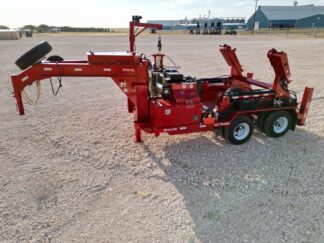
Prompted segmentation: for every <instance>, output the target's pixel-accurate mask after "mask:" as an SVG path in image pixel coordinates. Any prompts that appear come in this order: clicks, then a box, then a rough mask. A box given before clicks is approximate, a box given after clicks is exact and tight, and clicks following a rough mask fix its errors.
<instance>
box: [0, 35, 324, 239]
mask: <svg viewBox="0 0 324 243" xmlns="http://www.w3.org/2000/svg"><path fill="white" fill-rule="evenodd" d="M47 40H48V41H49V42H50V43H51V44H52V46H53V47H54V51H53V54H60V55H62V56H63V57H65V58H67V59H69V58H71V59H85V52H86V51H88V50H95V51H116V50H126V49H127V48H128V37H127V36H83V37H82V36H78V37H73V36H70V37H48V38H47ZM40 41H41V39H40V38H33V39H22V40H19V41H1V42H0V50H1V56H0V73H1V82H0V125H1V126H0V163H1V164H0V242H324V203H323V201H324V180H323V179H324V165H323V157H324V138H323V137H324V123H323V118H324V106H323V105H322V104H323V99H324V80H323V77H324V48H323V45H324V39H309V38H292V37H275V36H255V37H251V36H181V35H179V36H172V35H167V36H163V37H162V41H163V48H164V52H166V53H167V54H168V55H169V56H171V57H172V58H173V59H174V60H175V62H176V63H177V64H178V65H180V66H181V67H182V72H183V73H184V74H187V75H193V76H197V77H213V76H219V75H223V74H228V72H229V70H228V67H227V66H226V65H225V62H224V61H223V59H222V57H221V56H220V54H219V52H218V46H219V44H223V43H227V44H230V45H233V46H235V47H237V48H238V56H239V58H240V60H241V63H242V64H243V66H244V67H245V69H246V70H247V71H252V72H254V73H255V77H256V78H258V79H262V80H264V81H269V82H270V81H272V80H273V78H274V76H273V71H272V68H271V66H270V63H269V62H268V60H267V58H266V53H267V51H268V49H270V48H272V47H275V48H277V49H279V50H284V51H286V52H287V53H288V56H289V60H290V66H291V72H292V79H293V80H294V82H293V83H292V84H291V86H290V87H291V88H293V89H295V90H296V91H297V92H298V94H299V96H301V95H302V91H303V87H304V86H305V85H310V86H314V87H315V94H314V100H313V103H312V105H311V110H310V112H309V117H308V123H307V125H306V126H304V127H302V128H299V129H297V131H296V132H289V133H288V134H287V135H286V136H285V137H283V138H280V139H271V138H268V137H266V136H265V135H263V134H261V133H259V132H255V134H254V136H253V137H252V139H251V140H250V141H249V142H247V143H246V144H244V145H241V146H233V145H230V144H228V143H226V142H225V141H224V140H222V139H221V138H220V137H217V136H215V134H214V133H212V132H209V133H200V134H189V135H181V136H169V135H162V136H160V137H159V138H155V137H154V136H151V135H148V134H144V143H142V144H135V143H133V129H132V118H131V115H129V114H128V113H127V108H126V107H127V104H126V98H125V96H124V95H123V94H122V93H121V92H120V91H119V89H118V88H117V87H116V86H115V84H114V83H113V82H112V80H110V79H98V78H87V79H81V78H75V79H73V78H65V79H64V80H63V89H62V90H61V92H60V93H59V95H58V97H53V95H52V94H51V90H50V85H49V82H48V81H43V82H42V97H41V101H40V104H39V105H38V106H37V107H34V106H29V105H26V115H25V116H21V117H19V116H18V115H17V112H16V108H15V102H14V99H13V98H12V97H11V84H10V79H9V76H10V74H11V73H16V72H18V68H16V67H15V65H14V64H13V63H14V61H15V59H16V58H17V57H18V56H19V55H20V54H22V53H23V52H25V51H26V50H28V49H29V48H31V47H32V46H33V45H34V44H36V43H38V42H40ZM156 43H157V36H155V35H146V36H142V37H140V38H139V39H138V41H137V49H138V50H139V52H144V53H148V54H150V53H152V52H153V51H154V50H155V48H156ZM33 91H34V89H31V90H30V92H33Z"/></svg>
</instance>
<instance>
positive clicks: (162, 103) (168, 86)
mask: <svg viewBox="0 0 324 243" xmlns="http://www.w3.org/2000/svg"><path fill="white" fill-rule="evenodd" d="M135 27H141V28H143V29H142V30H141V31H139V32H136V33H135V32H134V31H135ZM146 28H156V29H161V28H162V26H161V25H156V24H145V23H140V22H139V20H138V19H135V20H133V21H132V22H130V50H129V51H127V52H89V53H88V54H87V57H88V58H87V60H76V61H75V60H67V61H61V62H51V61H46V60H43V61H41V62H40V63H37V64H34V65H33V66H31V67H29V68H28V69H26V70H24V71H23V72H21V73H20V74H18V75H12V76H11V79H12V85H13V91H14V92H13V93H14V97H15V98H16V101H17V108H18V111H19V114H20V115H23V114H24V105H23V101H22V96H21V92H22V91H23V90H24V88H25V87H26V86H28V85H31V84H33V83H34V82H36V81H40V80H44V79H47V78H50V77H55V76H57V77H63V76H70V77H109V78H111V79H112V80H113V81H114V82H115V83H116V85H117V86H118V87H119V88H120V90H121V91H122V92H123V93H124V94H125V95H126V96H127V106H128V111H129V112H130V113H133V120H134V129H135V141H136V142H140V141H142V137H141V131H145V132H147V133H153V134H155V135H156V136H158V135H159V134H160V133H163V132H166V133H168V134H171V135H173V134H183V133H191V132H203V131H212V130H214V129H216V128H220V127H228V126H230V124H231V122H232V121H233V120H234V119H235V118H236V117H238V116H240V115H245V116H247V117H250V118H251V119H252V118H253V117H254V116H258V114H260V113H261V112H265V111H266V112H271V111H276V110H287V111H289V112H290V114H293V115H294V116H295V117H296V123H297V125H304V123H305V119H306V116H307V112H308V108H309V105H310V102H311V98H312V93H313V89H312V88H306V89H305V92H304V97H303V100H302V103H301V106H300V109H299V110H298V107H297V106H298V105H297V102H295V103H294V102H292V103H288V104H285V105H282V104H283V103H285V102H286V101H287V100H288V102H290V100H292V99H293V98H294V97H292V96H291V92H290V90H289V89H288V84H289V83H290V82H291V80H289V77H290V69H289V64H288V59H287V55H286V53H284V52H277V51H276V50H275V49H272V50H270V51H269V52H268V58H269V60H270V63H271V65H272V66H273V68H274V72H275V79H274V82H273V83H266V82H262V81H259V80H255V79H253V73H247V75H244V73H243V68H242V65H241V64H240V62H239V60H238V58H237V56H236V49H232V48H231V47H230V46H228V45H224V46H221V48H220V52H221V53H222V55H223V57H224V59H225V60H226V62H227V64H228V65H229V66H230V68H231V71H230V75H229V76H227V77H221V78H212V79H207V78H206V79H199V80H196V79H192V78H183V79H182V80H178V79H177V80H173V81H172V78H170V77H171V76H172V74H178V73H177V71H176V70H169V71H168V70H167V69H166V68H165V67H164V63H163V58H164V54H162V53H161V52H160V50H159V51H158V53H155V54H153V59H154V63H153V65H152V69H150V66H151V65H150V61H149V60H147V59H145V58H143V57H142V56H139V55H137V54H136V53H135V38H136V36H138V35H139V34H140V33H141V32H142V31H143V30H145V29H146ZM159 49H160V48H159ZM153 72H155V73H158V74H159V75H157V77H156V78H157V79H159V78H160V77H161V79H162V80H155V82H159V85H160V87H162V88H161V90H160V93H159V95H158V96H154V95H153V91H152V90H151V87H150V86H151V85H152V84H153V83H154V82H153V75H152V74H153ZM168 75H169V76H170V77H168ZM255 86H256V87H258V89H252V87H255ZM233 88H234V89H236V90H237V89H238V90H239V92H237V91H234V90H233ZM164 92H165V93H164Z"/></svg>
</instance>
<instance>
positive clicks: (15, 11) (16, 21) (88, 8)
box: [0, 0, 324, 28]
mask: <svg viewBox="0 0 324 243" xmlns="http://www.w3.org/2000/svg"><path fill="white" fill-rule="evenodd" d="M293 2H294V1H293V0H260V1H259V4H260V5H293ZM254 3H255V1H254V0H236V1H235V0H138V1H136V0H133V1H132V0H1V3H0V25H7V26H10V27H11V28H15V27H21V26H23V25H25V24H33V25H40V24H48V25H54V26H63V25H68V26H73V27H127V26H128V22H129V20H130V18H131V16H132V15H142V16H143V20H144V21H146V20H148V19H181V18H185V17H186V16H187V17H188V18H193V17H199V15H201V16H204V15H205V16H208V10H210V11H211V16H214V17H250V16H251V15H252V14H253V12H254ZM312 3H313V4H315V5H324V0H299V1H298V4H299V5H303V4H312Z"/></svg>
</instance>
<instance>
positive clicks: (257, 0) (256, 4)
mask: <svg viewBox="0 0 324 243" xmlns="http://www.w3.org/2000/svg"><path fill="white" fill-rule="evenodd" d="M254 1H255V9H254V17H253V27H252V35H253V34H254V28H255V18H256V12H257V7H258V2H259V1H260V0H254Z"/></svg>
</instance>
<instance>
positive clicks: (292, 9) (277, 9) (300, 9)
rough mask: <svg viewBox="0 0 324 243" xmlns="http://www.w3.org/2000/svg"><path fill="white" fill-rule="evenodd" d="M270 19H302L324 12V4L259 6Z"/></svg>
mask: <svg viewBox="0 0 324 243" xmlns="http://www.w3.org/2000/svg"><path fill="white" fill-rule="evenodd" d="M259 10H261V11H262V12H263V13H264V14H265V16H266V17H267V18H268V19H269V20H282V19H291V20H296V19H302V18H306V17H310V16H313V15H317V14H323V13H324V6H314V5H313V4H312V5H300V6H298V5H297V6H259Z"/></svg>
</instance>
